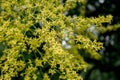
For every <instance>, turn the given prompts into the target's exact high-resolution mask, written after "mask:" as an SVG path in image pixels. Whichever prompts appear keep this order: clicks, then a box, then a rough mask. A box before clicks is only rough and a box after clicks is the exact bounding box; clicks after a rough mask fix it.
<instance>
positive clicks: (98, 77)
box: [68, 0, 120, 80]
mask: <svg viewBox="0 0 120 80" xmlns="http://www.w3.org/2000/svg"><path fill="white" fill-rule="evenodd" d="M119 5H120V0H86V5H85V7H84V8H85V15H84V16H85V17H98V16H106V15H112V16H113V20H112V22H111V24H110V25H109V24H107V23H106V24H103V25H104V27H106V28H107V27H111V28H112V30H106V31H105V32H101V33H99V34H97V36H98V37H97V38H98V41H101V42H103V43H104V44H103V45H104V48H103V49H102V50H101V51H100V52H99V53H100V55H101V56H102V59H101V60H99V61H98V60H94V59H89V58H87V57H85V60H86V61H87V62H88V63H90V64H92V65H91V66H90V67H89V69H88V70H87V72H85V73H82V76H83V77H84V80H120V73H119V71H120V28H119V27H120V26H119V25H120V6H119ZM80 8H81V4H79V3H77V6H76V8H74V9H73V10H70V11H69V13H68V15H70V16H78V15H81V14H82V13H83V12H84V11H82V10H81V12H80ZM83 10H84V9H83ZM115 26H117V27H118V28H117V29H115V28H114V27H115ZM95 34H96V33H95Z"/></svg>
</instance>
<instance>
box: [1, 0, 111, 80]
mask: <svg viewBox="0 0 120 80" xmlns="http://www.w3.org/2000/svg"><path fill="white" fill-rule="evenodd" d="M78 3H79V4H80V8H79V10H80V12H81V15H77V16H75V15H72V16H70V15H69V13H70V10H72V9H75V7H76V6H77V4H78ZM84 5H85V0H7V1H2V2H1V12H0V79H5V80H12V79H13V80H14V79H25V80H31V79H33V80H59V79H60V80H74V79H75V80H82V77H81V75H80V71H85V70H86V69H87V67H88V65H89V64H88V63H87V62H86V61H85V60H84V56H87V57H90V58H93V59H96V60H99V59H101V56H100V55H99V50H100V49H101V48H102V47H103V46H102V45H103V44H102V43H101V42H98V41H97V38H96V37H97V36H94V34H93V33H92V32H91V31H92V29H91V28H92V27H91V26H92V25H94V26H96V27H95V30H96V31H102V26H103V24H104V23H108V24H109V23H110V22H111V19H112V16H111V15H107V16H105V17H104V16H99V17H96V18H94V17H91V18H87V17H84V13H85V11H84ZM65 43H66V44H65Z"/></svg>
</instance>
